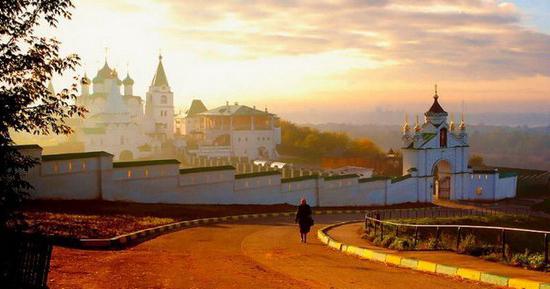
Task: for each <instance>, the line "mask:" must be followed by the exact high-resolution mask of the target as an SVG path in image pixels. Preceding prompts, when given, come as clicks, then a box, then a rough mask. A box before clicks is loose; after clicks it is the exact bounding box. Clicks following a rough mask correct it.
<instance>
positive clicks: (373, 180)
mask: <svg viewBox="0 0 550 289" xmlns="http://www.w3.org/2000/svg"><path fill="white" fill-rule="evenodd" d="M389 179H391V178H390V177H383V176H378V177H371V178H362V179H359V182H360V183H369V182H376V181H385V180H389Z"/></svg>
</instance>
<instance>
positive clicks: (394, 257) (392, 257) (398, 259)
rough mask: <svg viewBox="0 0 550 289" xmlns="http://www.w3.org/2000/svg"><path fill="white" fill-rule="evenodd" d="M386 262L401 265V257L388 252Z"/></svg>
mask: <svg viewBox="0 0 550 289" xmlns="http://www.w3.org/2000/svg"><path fill="white" fill-rule="evenodd" d="M386 263H389V264H393V265H397V266H399V265H401V257H399V256H397V255H390V254H388V255H387V256H386Z"/></svg>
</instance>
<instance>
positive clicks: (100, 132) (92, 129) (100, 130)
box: [82, 127, 105, 134]
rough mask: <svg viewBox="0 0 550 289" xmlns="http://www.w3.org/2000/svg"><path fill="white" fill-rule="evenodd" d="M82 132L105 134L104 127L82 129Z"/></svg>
mask: <svg viewBox="0 0 550 289" xmlns="http://www.w3.org/2000/svg"><path fill="white" fill-rule="evenodd" d="M82 132H83V133H85V134H105V127H83V128H82Z"/></svg>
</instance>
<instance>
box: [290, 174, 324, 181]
mask: <svg viewBox="0 0 550 289" xmlns="http://www.w3.org/2000/svg"><path fill="white" fill-rule="evenodd" d="M317 178H319V175H316V174H314V175H311V176H301V177H294V178H286V179H281V183H292V182H300V181H305V180H315V179H317Z"/></svg>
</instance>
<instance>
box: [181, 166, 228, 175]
mask: <svg viewBox="0 0 550 289" xmlns="http://www.w3.org/2000/svg"><path fill="white" fill-rule="evenodd" d="M234 169H235V167H233V166H215V167H196V168H186V169H180V175H183V174H191V173H202V172H213V171H228V170H234Z"/></svg>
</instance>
